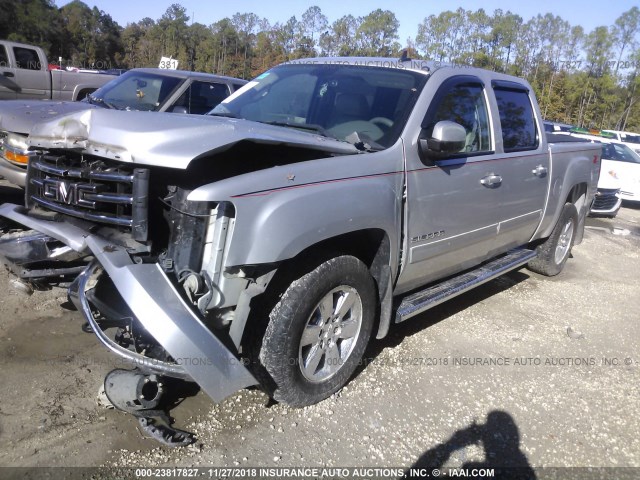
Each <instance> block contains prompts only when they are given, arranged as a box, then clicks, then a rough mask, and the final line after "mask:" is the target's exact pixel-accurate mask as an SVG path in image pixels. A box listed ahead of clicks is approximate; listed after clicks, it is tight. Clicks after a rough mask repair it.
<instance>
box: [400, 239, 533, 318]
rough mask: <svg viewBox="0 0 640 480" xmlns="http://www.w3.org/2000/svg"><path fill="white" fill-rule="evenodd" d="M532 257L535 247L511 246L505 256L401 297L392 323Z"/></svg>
mask: <svg viewBox="0 0 640 480" xmlns="http://www.w3.org/2000/svg"><path fill="white" fill-rule="evenodd" d="M535 257H536V252H535V251H534V250H526V249H517V250H510V251H509V252H507V254H506V255H505V256H503V257H500V258H497V259H495V260H492V261H491V262H489V263H485V264H484V265H482V266H481V267H479V268H476V269H475V270H472V271H470V272H467V273H463V274H462V275H459V276H457V277H453V278H450V279H449V280H446V281H444V282H442V283H439V284H437V285H434V286H432V287H429V288H426V289H425V290H421V291H419V292H416V293H413V294H411V295H409V296H408V297H405V298H404V299H403V300H402V303H401V304H400V306H399V307H398V310H397V311H396V318H395V323H400V322H403V321H405V320H407V319H409V318H411V317H413V316H415V315H418V314H420V313H422V312H424V311H425V310H428V309H430V308H432V307H435V306H436V305H439V304H441V303H442V302H444V301H446V300H449V299H450V298H453V297H456V296H458V295H460V294H461V293H464V292H466V291H468V290H471V289H472V288H474V287H477V286H478V285H482V284H483V283H486V282H488V281H489V280H493V279H494V278H496V277H499V276H500V275H503V274H505V273H507V272H508V271H510V270H513V269H514V268H518V267H521V266H522V265H524V264H525V263H528V262H529V260H532V259H533V258H535Z"/></svg>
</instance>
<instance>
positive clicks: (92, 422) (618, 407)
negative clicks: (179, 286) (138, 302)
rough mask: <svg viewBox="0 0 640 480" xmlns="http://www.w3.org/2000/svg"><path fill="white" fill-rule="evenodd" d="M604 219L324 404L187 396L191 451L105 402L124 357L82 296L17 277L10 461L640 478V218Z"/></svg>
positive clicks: (3, 461) (416, 331)
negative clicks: (554, 272) (555, 270)
mask: <svg viewBox="0 0 640 480" xmlns="http://www.w3.org/2000/svg"><path fill="white" fill-rule="evenodd" d="M4 201H18V202H19V201H20V193H19V191H16V190H15V189H11V188H9V187H7V186H6V185H5V186H3V185H1V184H0V202H4ZM588 224H589V226H588V229H587V232H586V236H585V241H584V243H583V244H582V245H580V246H578V247H576V248H575V249H574V251H573V257H574V258H573V259H570V260H569V262H568V264H567V266H566V268H565V271H564V272H563V273H562V274H561V275H560V276H558V277H555V278H552V279H548V278H543V277H541V276H538V275H536V274H533V273H531V272H529V271H527V270H520V271H518V272H513V273H511V274H509V275H507V276H505V277H503V278H501V279H498V280H495V281H493V282H490V283H489V284H486V285H485V286H483V287H481V288H479V289H476V290H475V291H473V292H470V293H468V294H465V295H463V296H461V297H459V298H457V299H454V300H452V301H450V302H447V303H445V304H443V305H441V306H440V307H438V308H436V309H434V310H431V311H429V312H427V313H426V314H423V315H422V316H421V317H418V318H417V319H413V320H412V321H409V322H407V323H406V324H402V325H397V326H395V327H393V328H392V330H391V333H390V336H389V337H388V338H386V339H385V340H383V341H376V342H374V343H373V345H372V346H371V348H370V350H369V352H368V354H367V357H368V360H369V361H368V362H367V365H365V366H364V367H363V368H362V369H361V370H360V371H359V373H358V375H357V376H356V377H355V378H354V379H353V380H352V381H351V382H350V383H349V384H348V386H347V387H346V388H344V389H343V390H342V391H341V392H339V393H338V394H336V395H335V396H334V397H332V398H330V399H328V400H326V401H324V402H322V403H320V404H318V405H315V406H312V407H308V408H304V409H300V410H297V409H290V408H287V407H285V406H283V405H278V404H275V405H267V403H266V399H265V397H264V396H263V395H262V394H261V393H260V392H258V391H256V390H252V391H244V392H240V393H238V394H237V395H235V396H234V397H232V398H229V399H227V400H226V401H225V402H224V403H222V404H221V405H217V406H216V405H213V404H212V403H211V402H210V401H209V400H208V398H207V397H206V396H205V395H204V394H202V393H199V394H198V395H196V396H195V397H192V398H188V399H187V400H186V401H185V402H184V403H183V404H181V405H180V406H179V407H178V408H177V409H176V410H174V411H173V415H174V416H175V417H176V418H177V419H178V425H180V426H183V427H184V428H186V429H191V430H192V431H195V432H196V433H197V434H198V437H199V441H198V443H197V444H196V445H194V446H191V447H189V448H186V449H176V450H170V449H166V448H164V447H159V446H158V444H156V443H154V442H153V441H151V440H146V439H144V438H142V436H141V434H140V432H139V431H138V430H137V428H136V425H137V424H136V422H135V420H134V419H133V418H132V417H129V416H127V415H125V414H121V413H117V412H115V411H107V410H103V409H101V408H99V407H98V406H97V405H96V404H95V401H94V398H95V393H96V392H97V390H98V387H99V385H100V384H101V382H102V379H103V376H104V375H105V374H106V373H107V372H108V371H109V370H111V369H112V368H115V367H116V366H118V362H117V360H116V359H114V358H113V357H112V356H111V355H110V354H109V353H107V351H106V350H105V349H104V348H103V347H102V346H101V345H99V343H98V341H97V340H96V339H95V338H94V337H93V335H90V334H86V333H83V332H82V331H81V329H80V326H81V320H80V317H79V314H77V313H76V312H72V311H68V310H65V309H63V308H61V307H60V305H61V304H63V303H64V302H65V301H66V293H65V292H64V291H62V290H53V291H48V292H35V293H34V294H33V295H31V296H26V295H24V294H20V293H18V292H17V291H15V290H14V289H13V288H12V287H11V285H10V279H9V277H8V275H7V274H6V273H4V272H2V273H0V292H2V293H1V294H0V368H1V371H2V374H1V376H0V378H2V380H3V382H2V383H3V388H1V389H0V465H1V466H51V465H60V466H61V465H64V466H96V465H117V466H156V465H183V466H192V465H213V466H274V465H277V466H331V467H336V466H361V465H366V466H387V467H388V466H393V467H409V466H411V465H416V464H418V465H430V466H432V465H445V466H460V465H463V464H465V462H479V464H480V465H496V464H507V465H520V466H526V465H530V466H534V467H539V466H629V467H640V438H638V432H639V431H640V419H639V417H638V411H639V410H640V382H639V380H640V349H639V348H638V347H639V346H640V322H638V318H639V313H638V312H640V285H639V280H640V275H639V274H638V272H640V255H639V253H640V250H639V247H640V210H638V209H632V208H623V209H622V210H621V212H620V214H619V216H618V218H616V219H614V220H608V219H589V222H588Z"/></svg>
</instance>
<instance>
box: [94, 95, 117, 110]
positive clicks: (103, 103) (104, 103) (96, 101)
mask: <svg viewBox="0 0 640 480" xmlns="http://www.w3.org/2000/svg"><path fill="white" fill-rule="evenodd" d="M87 98H88V99H89V103H91V104H93V105H100V106H102V107H105V108H111V109H112V110H120V109H119V108H118V107H116V106H115V105H113V104H111V103H109V102H107V101H106V100H105V99H104V98H99V97H94V96H93V95H91V94H89V95H87Z"/></svg>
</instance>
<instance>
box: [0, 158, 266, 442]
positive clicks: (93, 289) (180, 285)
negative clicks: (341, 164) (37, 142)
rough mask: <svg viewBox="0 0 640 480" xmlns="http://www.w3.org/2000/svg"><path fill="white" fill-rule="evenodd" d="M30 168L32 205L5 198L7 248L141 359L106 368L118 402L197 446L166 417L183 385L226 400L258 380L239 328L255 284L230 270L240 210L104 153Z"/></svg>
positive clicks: (97, 329)
mask: <svg viewBox="0 0 640 480" xmlns="http://www.w3.org/2000/svg"><path fill="white" fill-rule="evenodd" d="M29 169H30V171H29V185H28V186H27V204H28V205H29V208H25V207H22V206H18V205H11V204H4V205H1V206H0V216H1V217H3V221H4V222H5V223H4V224H3V227H2V231H3V234H2V235H1V236H0V256H1V257H2V258H3V259H4V262H5V264H6V265H7V266H8V267H9V269H10V270H11V271H12V272H13V273H14V274H15V275H17V276H18V277H19V278H21V279H22V280H23V281H28V282H33V283H35V282H42V283H54V284H57V285H60V286H68V287H69V288H68V293H69V298H70V300H71V301H72V303H73V304H74V305H75V307H76V308H77V309H78V311H79V312H80V313H81V314H82V316H83V318H84V320H85V321H86V322H87V324H88V327H89V328H90V330H91V331H93V333H95V335H96V336H97V337H98V339H99V340H100V342H101V343H102V344H103V345H104V346H106V347H107V348H109V349H110V350H111V351H112V352H113V353H115V354H116V355H118V356H120V357H121V358H122V359H123V364H125V365H130V366H133V367H134V369H133V370H122V369H116V370H114V371H113V372H111V373H109V374H108V375H107V377H106V379H105V384H104V391H105V394H106V396H107V398H108V399H109V402H110V403H111V404H112V405H113V406H115V407H116V408H118V409H120V410H123V411H126V412H128V413H131V414H133V415H135V416H136V417H138V419H139V422H140V425H141V426H142V428H143V430H144V431H145V432H146V433H147V434H148V435H149V436H151V437H153V438H155V439H157V440H159V441H161V442H162V443H164V444H166V445H173V446H179V445H185V444H188V443H191V442H192V441H193V440H194V439H193V436H192V435H190V434H188V432H184V431H181V430H177V429H175V428H173V427H172V426H171V422H170V419H169V417H168V415H167V406H168V405H170V403H171V402H170V400H169V398H170V397H172V396H174V395H175V391H174V390H175V389H176V388H182V389H184V388H185V385H186V384H188V382H195V383H196V384H197V385H198V386H199V387H200V388H201V389H202V390H204V391H205V392H206V393H207V394H208V395H209V396H210V397H211V398H212V399H213V400H214V401H215V402H220V401H222V400H223V399H225V398H226V397H228V396H229V395H232V394H233V393H235V392H236V391H238V390H241V389H243V388H246V387H248V386H251V385H255V384H257V381H256V379H255V378H254V377H253V376H252V374H251V373H250V372H249V371H248V370H247V368H246V367H245V365H244V362H243V360H242V359H241V358H240V355H239V352H238V348H237V347H238V344H237V343H235V342H234V341H233V340H232V338H231V336H230V333H229V330H230V329H229V328H228V327H229V324H230V318H231V317H233V315H234V313H235V309H236V308H235V307H236V302H237V298H238V297H242V292H243V291H244V290H246V289H247V287H248V286H249V285H250V281H249V279H247V278H242V276H241V275H226V274H224V271H223V255H224V250H225V244H226V242H227V234H228V232H229V230H230V229H231V228H232V218H231V216H232V215H233V209H232V207H231V206H230V205H226V204H224V203H222V204H212V203H210V202H187V200H186V197H187V195H188V192H189V191H188V190H184V189H183V188H181V187H179V186H177V185H169V178H167V176H166V175H165V174H163V173H162V172H160V173H158V175H157V176H156V177H155V178H154V180H155V182H154V184H153V186H152V187H150V186H149V184H150V182H149V169H148V168H132V167H129V166H127V165H124V164H120V163H117V162H109V161H103V160H100V159H96V158H90V159H87V157H80V156H77V158H76V157H74V155H72V154H67V155H52V154H47V155H40V156H38V157H37V158H35V159H34V160H33V162H32V165H30V167H29ZM150 219H151V221H150ZM225 284H226V286H225ZM229 293H231V295H229ZM225 295H226V296H225ZM230 297H236V298H235V302H234V298H230Z"/></svg>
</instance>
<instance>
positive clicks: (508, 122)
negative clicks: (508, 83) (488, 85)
mask: <svg viewBox="0 0 640 480" xmlns="http://www.w3.org/2000/svg"><path fill="white" fill-rule="evenodd" d="M514 85H515V84H514ZM494 92H495V95H496V101H497V102H498V113H499V114H500V126H501V127H502V144H503V147H504V151H505V152H517V151H521V150H535V149H536V148H538V144H539V140H538V130H537V128H536V121H535V115H534V112H533V106H532V105H531V99H530V98H529V92H527V91H526V90H519V89H516V88H505V87H496V86H494Z"/></svg>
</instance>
